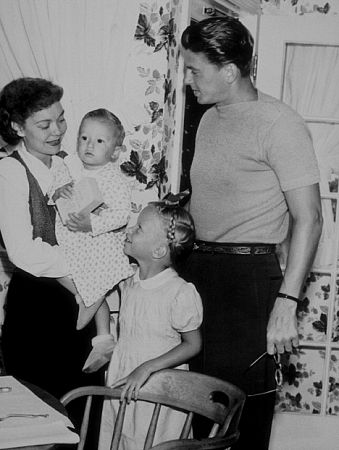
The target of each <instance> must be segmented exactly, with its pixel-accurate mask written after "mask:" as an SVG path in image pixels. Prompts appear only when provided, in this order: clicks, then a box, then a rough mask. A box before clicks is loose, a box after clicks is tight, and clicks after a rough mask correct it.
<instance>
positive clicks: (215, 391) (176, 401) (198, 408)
mask: <svg viewBox="0 0 339 450" xmlns="http://www.w3.org/2000/svg"><path fill="white" fill-rule="evenodd" d="M120 394H121V389H120V388H119V389H112V388H109V387H100V386H88V387H81V388H77V389H74V390H72V391H70V392H68V393H67V394H65V395H64V396H63V397H62V398H61V402H62V403H63V405H65V406H66V405H67V404H68V403H69V402H71V401H72V400H74V399H76V398H78V397H83V396H86V397H87V400H86V406H85V411H84V416H83V421H82V425H81V430H80V443H79V444H78V447H77V449H78V450H82V449H83V447H84V443H85V440H86V435H87V429H88V425H89V414H90V408H91V404H92V398H93V396H96V395H97V396H104V397H106V398H111V399H119V398H120ZM137 401H138V402H140V401H145V402H149V403H153V404H154V409H153V415H152V418H151V420H150V425H149V429H148V434H147V437H146V441H145V443H140V450H141V449H142V448H143V449H144V450H149V449H156V450H178V449H192V450H193V449H200V450H202V449H226V448H230V447H231V446H232V445H233V444H234V443H235V442H236V441H237V440H238V438H239V431H238V424H239V419H240V415H241V412H242V408H243V405H244V402H245V394H244V393H243V392H242V391H241V390H240V389H239V388H237V387H236V386H234V385H233V384H231V383H228V382H226V381H222V380H219V379H217V378H213V377H210V376H207V375H202V374H199V373H195V372H189V371H186V370H179V369H166V370H161V371H159V372H156V373H154V374H152V375H151V377H150V378H149V380H148V381H147V383H146V384H145V385H144V386H143V387H142V388H141V389H140V392H139V396H138V400H137ZM131 403H132V402H131ZM162 405H166V406H170V407H172V408H174V409H178V410H181V411H185V412H187V413H188V415H187V419H186V422H185V424H184V427H183V429H182V431H181V434H180V436H178V439H176V440H172V441H167V442H164V443H160V444H157V445H155V446H153V439H154V435H155V430H156V426H157V419H158V417H159V412H160V408H161V406H162ZM126 408H128V405H127V404H126V401H124V402H122V403H120V408H119V412H118V416H117V419H116V423H115V425H114V433H113V438H112V442H111V450H118V448H119V441H120V436H121V431H122V428H123V422H124V415H125V411H126ZM194 414H199V415H202V416H204V417H207V418H208V419H210V420H211V421H212V422H211V423H212V424H213V425H212V426H211V431H210V433H209V436H208V437H206V438H205V439H199V440H198V439H191V438H189V436H190V430H191V424H192V419H193V416H194Z"/></svg>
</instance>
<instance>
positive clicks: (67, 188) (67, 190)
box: [52, 181, 74, 202]
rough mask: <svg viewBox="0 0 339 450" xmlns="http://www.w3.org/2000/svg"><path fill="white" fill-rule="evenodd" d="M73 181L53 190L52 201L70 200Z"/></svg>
mask: <svg viewBox="0 0 339 450" xmlns="http://www.w3.org/2000/svg"><path fill="white" fill-rule="evenodd" d="M73 185H74V183H73V181H71V182H70V183H68V184H65V185H64V186H61V187H59V188H58V189H55V192H54V194H53V196H52V199H53V201H54V202H55V201H56V200H58V198H72V195H73Z"/></svg>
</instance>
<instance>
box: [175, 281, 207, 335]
mask: <svg viewBox="0 0 339 450" xmlns="http://www.w3.org/2000/svg"><path fill="white" fill-rule="evenodd" d="M171 315H172V326H173V328H174V329H175V330H177V331H178V332H179V333H184V332H187V331H193V330H196V329H198V328H199V327H200V325H201V323H202V319H203V307H202V301H201V297H200V295H199V293H198V291H197V290H196V288H195V286H194V285H193V284H192V283H186V282H184V283H183V285H182V286H181V288H180V289H179V291H178V293H177V295H176V297H175V299H174V301H173V303H172V309H171Z"/></svg>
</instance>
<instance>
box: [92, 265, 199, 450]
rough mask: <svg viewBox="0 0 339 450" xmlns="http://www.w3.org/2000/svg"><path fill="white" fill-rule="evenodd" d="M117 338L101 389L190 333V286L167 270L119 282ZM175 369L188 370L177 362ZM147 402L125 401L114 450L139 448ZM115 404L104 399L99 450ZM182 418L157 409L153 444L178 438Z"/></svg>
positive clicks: (194, 301)
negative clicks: (141, 278) (121, 426)
mask: <svg viewBox="0 0 339 450" xmlns="http://www.w3.org/2000/svg"><path fill="white" fill-rule="evenodd" d="M119 286H120V288H121V308H120V314H119V339H118V343H117V345H116V347H115V348H114V351H113V356H112V359H111V362H110V365H109V369H108V375H107V383H106V384H107V385H108V386H110V385H111V384H112V383H113V382H114V381H117V380H120V379H121V378H123V377H125V376H126V375H129V374H130V373H131V371H132V370H134V369H135V368H136V367H138V366H139V365H140V364H142V363H143V362H145V361H148V360H150V359H153V358H156V357H158V356H160V355H162V354H164V353H166V352H168V351H169V350H171V349H172V348H174V347H176V346H177V345H179V344H180V343H181V335H180V333H182V332H187V331H192V330H196V329H198V328H199V327H200V325H201V322H202V303H201V299H200V296H199V294H198V292H197V290H196V289H195V287H194V286H193V284H191V283H187V282H186V281H184V280H183V279H182V278H180V277H179V276H178V274H177V273H176V272H175V271H174V270H173V269H170V268H168V269H166V270H164V271H163V272H161V273H159V274H158V275H156V276H154V277H152V278H149V279H146V280H140V279H139V273H138V272H136V274H135V275H134V276H133V277H131V278H129V279H128V280H125V281H122V282H121V283H120V284H119ZM177 369H186V370H187V369H188V364H182V365H180V366H179V367H177ZM153 406H154V405H151V404H146V403H144V402H139V403H134V402H131V403H130V405H128V406H127V409H126V415H125V420H124V427H123V431H122V438H121V441H120V446H119V450H120V449H121V450H140V449H141V448H142V445H143V442H144V440H145V438H146V433H147V430H148V425H149V422H150V418H151V415H152V411H153ZM118 408H119V401H116V400H113V401H110V400H105V401H104V407H103V414H102V422H101V429H100V440H99V450H109V448H110V442H111V438H112V433H113V425H114V422H115V419H116V416H117V412H118ZM185 419H186V414H184V413H182V412H179V411H175V410H173V409H171V408H167V407H162V409H161V413H160V417H159V421H158V425H157V431H156V435H155V441H154V445H155V444H156V443H159V442H162V441H167V440H170V439H178V438H179V435H180V432H181V430H182V427H183V425H184V422H185Z"/></svg>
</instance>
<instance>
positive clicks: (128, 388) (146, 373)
mask: <svg viewBox="0 0 339 450" xmlns="http://www.w3.org/2000/svg"><path fill="white" fill-rule="evenodd" d="M151 373H152V370H151V366H150V364H149V363H148V362H145V363H143V364H141V365H140V366H139V367H137V368H136V369H134V370H133V372H131V373H130V374H129V375H128V376H127V377H125V378H122V379H121V380H118V381H116V382H115V383H113V384H112V385H111V387H112V388H115V387H119V386H124V388H123V390H122V392H121V396H120V401H123V399H124V398H126V399H127V403H130V402H131V400H132V399H133V400H137V399H138V395H139V390H140V388H141V387H142V386H143V385H144V384H145V383H146V381H147V380H148V378H149V377H150V375H151Z"/></svg>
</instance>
